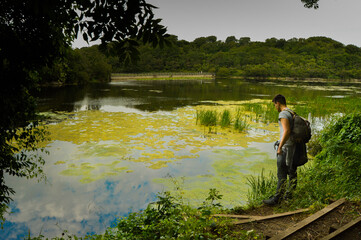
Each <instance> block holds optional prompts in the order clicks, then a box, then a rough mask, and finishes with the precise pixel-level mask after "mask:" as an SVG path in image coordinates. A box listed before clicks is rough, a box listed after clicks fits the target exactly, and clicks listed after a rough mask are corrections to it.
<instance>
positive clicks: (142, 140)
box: [48, 100, 278, 189]
mask: <svg viewBox="0 0 361 240" xmlns="http://www.w3.org/2000/svg"><path fill="white" fill-rule="evenodd" d="M246 103H265V101H264V100H253V101H236V102H235V101H233V102H225V101H217V102H212V104H213V105H199V106H192V107H190V106H188V107H182V108H178V109H176V110H174V111H171V112H154V113H144V114H138V113H125V112H103V111H98V110H92V111H81V112H77V113H74V114H73V115H72V118H68V119H65V120H63V121H61V122H59V123H57V124H51V125H48V130H49V132H50V138H51V139H52V141H54V140H58V141H66V142H71V143H73V144H75V145H76V146H77V150H78V151H77V153H76V154H74V155H73V156H71V161H72V162H75V163H76V162H82V163H87V162H88V164H85V165H84V164H83V165H82V163H78V164H76V165H71V164H68V165H67V169H65V170H64V171H63V172H62V174H63V175H67V176H83V177H82V178H81V180H80V181H82V182H91V181H95V180H97V179H100V178H101V177H107V176H109V175H113V174H122V173H124V172H130V171H133V170H134V169H133V170H132V169H122V168H120V169H118V170H117V169H116V168H115V166H108V167H107V166H106V165H104V164H103V165H102V162H103V163H104V161H105V162H107V161H109V160H108V159H117V160H118V161H120V162H123V164H122V165H124V164H126V162H138V163H143V164H144V165H145V166H146V167H148V168H150V169H160V168H164V167H167V166H169V164H172V163H173V162H176V161H183V160H184V159H186V160H190V161H191V160H192V159H195V160H196V159H198V158H199V157H200V156H201V155H202V152H203V151H213V150H216V149H219V148H233V147H242V148H248V146H249V143H250V142H260V143H269V142H273V141H275V139H277V137H278V126H277V124H275V123H270V124H267V123H262V122H254V121H252V120H251V119H252V118H251V117H249V116H251V115H252V114H253V113H252V112H249V111H246V110H245V108H244V107H243V105H244V104H246ZM200 109H211V110H216V111H217V112H222V111H224V110H225V109H227V110H229V111H230V112H231V113H232V114H235V113H236V112H238V113H240V114H242V115H244V116H245V117H247V116H248V117H249V118H248V123H249V125H250V130H249V131H248V132H239V131H236V130H234V129H232V128H221V127H216V128H215V129H214V131H212V133H209V132H208V130H207V129H205V128H204V127H203V126H200V125H197V124H196V112H197V110H200ZM94 161H101V162H100V163H94ZM56 164H60V162H59V161H58V162H57V163H56ZM61 164H63V165H64V163H63V162H61ZM214 166H215V167H219V166H218V165H214ZM100 168H101V169H103V168H108V170H104V171H100V170H99V169H100ZM128 168H129V167H128ZM124 170H126V171H124ZM241 177H242V176H241ZM243 178H244V177H243ZM210 185H212V184H210ZM203 188H204V189H206V187H205V186H203Z"/></svg>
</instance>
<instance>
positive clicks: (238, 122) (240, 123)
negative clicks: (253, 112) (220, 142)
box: [233, 108, 249, 132]
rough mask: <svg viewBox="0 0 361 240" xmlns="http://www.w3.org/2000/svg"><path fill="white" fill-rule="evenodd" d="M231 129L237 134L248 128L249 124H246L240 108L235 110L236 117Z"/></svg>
mask: <svg viewBox="0 0 361 240" xmlns="http://www.w3.org/2000/svg"><path fill="white" fill-rule="evenodd" d="M233 128H234V130H237V131H239V132H243V131H245V130H247V129H248V128H249V124H247V121H246V119H245V117H244V116H243V115H242V112H241V109H240V108H237V110H236V116H235V120H234V124H233Z"/></svg>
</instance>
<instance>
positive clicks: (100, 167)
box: [60, 161, 128, 183]
mask: <svg viewBox="0 0 361 240" xmlns="http://www.w3.org/2000/svg"><path fill="white" fill-rule="evenodd" d="M118 163H120V161H114V162H112V163H109V164H105V163H97V164H90V163H80V164H74V163H72V164H68V168H67V169H65V170H63V171H62V172H60V174H61V175H64V176H78V177H80V179H79V181H80V182H82V183H89V182H93V181H96V180H99V179H103V178H106V177H109V176H115V175H117V174H119V173H122V172H126V171H127V170H128V167H117V164H118Z"/></svg>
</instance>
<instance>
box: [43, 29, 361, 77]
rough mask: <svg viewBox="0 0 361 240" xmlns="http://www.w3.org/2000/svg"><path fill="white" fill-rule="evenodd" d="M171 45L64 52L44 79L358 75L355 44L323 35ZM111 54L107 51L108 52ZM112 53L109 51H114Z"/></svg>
mask: <svg viewBox="0 0 361 240" xmlns="http://www.w3.org/2000/svg"><path fill="white" fill-rule="evenodd" d="M168 40H169V42H170V43H171V44H170V45H169V46H165V47H163V48H160V47H157V48H153V47H152V46H151V45H149V44H148V45H144V44H141V43H140V42H139V46H138V50H139V53H140V55H139V59H138V61H137V62H130V63H128V64H123V60H122V58H121V56H120V57H119V56H117V54H116V53H117V50H116V48H117V46H116V45H115V44H114V45H111V44H110V45H109V46H108V48H107V49H102V50H100V49H99V47H98V46H92V47H86V48H81V49H75V50H71V49H70V50H69V52H68V54H67V56H68V57H67V59H66V61H64V62H61V63H58V64H55V66H54V67H53V68H52V69H46V71H44V73H46V74H48V76H47V77H46V78H45V79H47V80H46V81H48V80H50V81H60V82H61V83H76V84H82V83H86V82H92V81H108V80H109V76H110V73H111V72H124V73H142V72H201V71H203V72H215V73H216V75H217V76H218V77H228V76H239V77H246V78H251V77H255V78H269V77H275V78H283V77H290V78H298V79H305V78H323V79H361V48H359V47H357V46H355V45H347V46H345V45H344V44H342V43H340V42H337V41H335V40H332V39H330V38H327V37H310V38H308V39H304V38H292V39H289V40H285V39H276V38H270V39H267V40H266V41H265V42H252V41H251V39H250V38H249V37H242V38H240V39H237V38H236V37H234V36H230V37H228V38H227V39H226V40H225V41H220V40H217V37H215V36H209V37H200V38H197V39H195V40H194V41H192V42H188V41H185V40H178V38H177V37H176V36H170V37H169V38H168ZM110 53H112V54H110ZM114 53H115V54H114Z"/></svg>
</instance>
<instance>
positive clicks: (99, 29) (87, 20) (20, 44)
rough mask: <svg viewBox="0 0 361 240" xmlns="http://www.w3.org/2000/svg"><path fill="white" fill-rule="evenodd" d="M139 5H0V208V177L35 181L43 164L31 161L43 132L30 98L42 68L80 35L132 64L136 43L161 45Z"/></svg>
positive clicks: (8, 0)
mask: <svg viewBox="0 0 361 240" xmlns="http://www.w3.org/2000/svg"><path fill="white" fill-rule="evenodd" d="M154 8H155V7H154V6H152V5H150V4H148V3H147V2H146V1H145V0H82V1H80V0H78V1H77V0H64V1H52V0H45V1H44V0H2V1H0V9H1V11H0V36H1V40H0V79H1V80H2V87H1V89H0V96H1V98H0V112H1V117H0V205H1V209H4V206H5V205H6V204H7V203H9V201H10V200H11V198H10V197H11V195H12V194H13V193H14V190H13V189H11V188H9V187H8V186H7V185H6V183H5V182H4V174H10V175H15V176H19V177H37V176H39V175H41V173H42V164H43V163H44V161H43V160H42V159H41V158H39V157H36V156H34V157H31V156H30V155H29V154H28V153H29V152H31V151H33V150H35V149H36V147H37V144H38V143H39V141H41V140H42V139H44V137H45V132H44V131H43V130H39V128H38V121H37V115H36V107H35V106H36V105H35V100H34V97H33V92H34V91H35V90H36V87H37V83H38V82H39V80H40V75H39V72H41V70H42V69H43V68H44V67H49V68H52V67H53V66H54V64H55V63H57V61H58V60H59V59H62V58H63V57H64V56H65V54H66V52H67V50H68V49H69V48H70V45H71V42H72V41H73V39H74V38H75V37H76V36H77V35H78V33H80V34H81V35H82V36H83V38H84V39H85V40H86V41H95V40H98V39H100V40H101V42H102V45H103V46H105V45H106V44H107V43H109V42H112V41H117V42H118V48H117V49H118V52H119V53H122V54H123V57H124V58H125V59H132V58H135V57H136V55H137V53H138V51H137V49H136V48H135V47H134V45H136V41H134V40H133V39H138V40H141V41H142V42H143V43H151V44H152V45H153V46H157V45H161V46H162V45H164V43H165V37H166V36H167V34H166V28H165V27H164V26H162V25H160V19H155V18H154V14H153V9H154Z"/></svg>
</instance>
